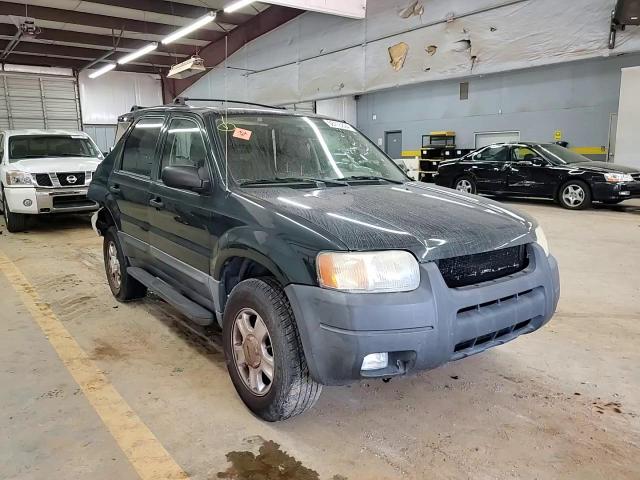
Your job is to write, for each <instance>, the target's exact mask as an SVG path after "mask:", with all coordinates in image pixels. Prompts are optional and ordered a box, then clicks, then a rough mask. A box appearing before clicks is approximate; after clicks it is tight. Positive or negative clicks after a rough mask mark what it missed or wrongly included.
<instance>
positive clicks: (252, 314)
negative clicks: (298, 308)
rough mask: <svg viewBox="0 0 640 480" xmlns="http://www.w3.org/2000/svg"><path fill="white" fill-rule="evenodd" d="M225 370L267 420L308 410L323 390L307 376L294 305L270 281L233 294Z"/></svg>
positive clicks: (241, 285)
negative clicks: (294, 314) (293, 309)
mask: <svg viewBox="0 0 640 480" xmlns="http://www.w3.org/2000/svg"><path fill="white" fill-rule="evenodd" d="M222 338H223V345H224V352H225V358H226V362H227V369H228V370H229V375H230V376H231V380H232V382H233V385H234V386H235V388H236V391H237V392H238V395H240V398H241V399H242V401H243V402H244V403H245V405H247V407H248V408H249V409H250V410H251V411H252V412H253V413H254V414H256V415H257V416H258V417H260V418H262V419H263V420H266V421H268V422H277V421H280V420H286V419H287V418H291V417H293V416H296V415H299V414H301V413H303V412H305V411H306V410H308V409H310V408H311V407H312V406H313V405H314V404H315V403H316V401H317V400H318V398H319V397H320V392H321V390H322V386H321V385H320V384H318V383H316V382H315V381H314V380H313V379H312V378H311V376H310V374H309V369H308V367H307V362H306V359H305V356H304V352H303V350H302V343H301V341H300V335H299V333H298V328H297V326H296V321H295V318H294V316H293V312H292V310H291V305H290V304H289V300H288V299H287V297H286V295H285V293H284V292H283V290H282V288H280V286H279V285H278V284H277V283H276V282H275V281H273V280H271V279H249V280H245V281H242V282H240V283H239V284H238V285H236V286H235V288H234V289H233V290H232V291H231V295H230V296H229V300H228V301H227V305H226V307H225V311H224V321H223V329H222Z"/></svg>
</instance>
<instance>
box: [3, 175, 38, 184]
mask: <svg viewBox="0 0 640 480" xmlns="http://www.w3.org/2000/svg"><path fill="white" fill-rule="evenodd" d="M6 181H7V185H12V186H30V185H33V178H32V177H31V174H30V173H26V172H18V171H13V172H7V175H6Z"/></svg>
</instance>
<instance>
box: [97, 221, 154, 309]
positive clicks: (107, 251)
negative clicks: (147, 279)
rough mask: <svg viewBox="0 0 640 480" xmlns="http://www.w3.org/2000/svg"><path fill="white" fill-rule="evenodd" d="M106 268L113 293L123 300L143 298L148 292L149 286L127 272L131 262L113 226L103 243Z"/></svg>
mask: <svg viewBox="0 0 640 480" xmlns="http://www.w3.org/2000/svg"><path fill="white" fill-rule="evenodd" d="M103 252H104V268H105V271H106V273H107V281H108V282H109V288H111V293H113V296H114V297H116V298H117V299H118V300H119V301H121V302H126V301H128V300H135V299H136V298H142V297H144V296H145V295H146V294H147V287H145V286H144V285H142V284H141V283H140V282H138V281H137V280H136V279H135V278H133V277H132V276H131V275H128V274H127V267H128V265H129V262H128V261H127V258H126V257H125V256H124V253H123V251H122V247H121V246H120V241H119V240H118V232H117V230H116V229H115V228H114V227H111V228H110V229H109V230H107V232H106V233H105V235H104V243H103Z"/></svg>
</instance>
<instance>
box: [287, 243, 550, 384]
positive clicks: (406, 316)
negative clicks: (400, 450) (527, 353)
mask: <svg viewBox="0 0 640 480" xmlns="http://www.w3.org/2000/svg"><path fill="white" fill-rule="evenodd" d="M528 248H529V258H530V263H529V266H528V267H527V268H526V269H525V270H523V271H521V272H519V273H516V274H514V275H510V276H508V277H504V278H501V279H498V280H494V281H490V282H485V283H482V284H479V285H472V286H468V287H461V288H449V287H447V285H446V284H445V282H444V279H443V278H442V275H441V274H440V271H439V270H438V267H437V265H436V264H435V263H426V264H423V265H421V270H422V273H421V283H420V286H419V287H418V289H417V290H414V291H413V292H406V293H387V294H353V293H343V292H337V291H331V290H326V289H322V288H319V287H313V286H307V285H289V286H288V287H286V289H285V291H286V293H287V295H288V297H289V300H290V302H291V306H292V308H293V312H294V314H295V317H296V320H297V325H298V330H299V331H300V337H301V340H302V344H303V347H304V352H305V356H306V359H307V363H308V365H309V370H310V372H311V375H312V376H313V378H314V379H315V380H316V381H318V382H320V383H322V384H325V385H341V384H345V383H349V382H351V381H354V380H358V379H361V378H368V377H390V376H394V375H401V374H404V373H407V372H409V371H412V370H426V369H432V368H435V367H437V366H439V365H442V364H444V363H447V362H449V361H452V360H459V359H461V358H465V357H468V356H470V355H474V354H476V353H479V352H481V351H484V350H486V349H488V348H491V347H494V346H497V345H501V344H503V343H506V342H508V341H510V340H513V339H514V338H516V337H518V336H519V335H522V334H525V333H531V332H533V331H535V330H537V329H539V328H540V327H542V326H543V325H544V324H545V323H547V322H548V321H549V320H550V319H551V317H552V315H553V313H554V312H555V309H556V306H557V304H558V299H559V296H560V279H559V274H558V264H557V262H556V260H555V259H554V258H553V257H548V258H547V256H546V255H545V253H544V251H543V250H542V248H541V247H540V246H539V245H537V244H531V245H529V247H528ZM379 352H388V353H389V366H388V367H387V368H386V369H383V370H374V371H361V366H362V361H363V359H364V357H365V356H366V355H368V354H371V353H379Z"/></svg>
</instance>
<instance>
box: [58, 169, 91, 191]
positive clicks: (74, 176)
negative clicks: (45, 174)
mask: <svg viewBox="0 0 640 480" xmlns="http://www.w3.org/2000/svg"><path fill="white" fill-rule="evenodd" d="M57 177H58V181H59V182H60V185H61V186H63V187H77V186H79V185H84V172H68V173H58V174H57Z"/></svg>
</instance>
